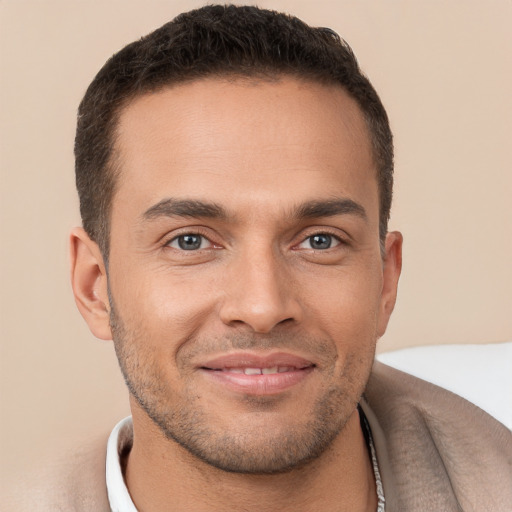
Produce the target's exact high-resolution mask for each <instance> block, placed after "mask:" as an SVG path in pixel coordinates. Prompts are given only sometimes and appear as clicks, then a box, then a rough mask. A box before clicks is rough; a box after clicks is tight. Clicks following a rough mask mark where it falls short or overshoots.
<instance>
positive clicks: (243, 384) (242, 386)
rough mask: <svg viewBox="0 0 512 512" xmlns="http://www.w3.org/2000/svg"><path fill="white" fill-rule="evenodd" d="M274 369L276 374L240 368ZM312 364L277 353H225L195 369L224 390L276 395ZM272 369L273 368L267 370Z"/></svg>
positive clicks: (307, 372)
mask: <svg viewBox="0 0 512 512" xmlns="http://www.w3.org/2000/svg"><path fill="white" fill-rule="evenodd" d="M246 368H252V369H267V370H268V369H274V370H273V371H274V372H275V369H276V368H277V369H278V371H277V373H274V372H273V373H267V374H265V373H264V374H252V375H247V374H245V373H242V372H241V370H244V369H246ZM314 368H315V364H314V363H313V362H312V361H308V360H307V359H304V358H302V357H300V356H297V355H294V354H289V353H284V352H279V353H271V354H254V353H249V352H239V353H231V354H225V355H222V356H219V357H215V358H213V359H210V360H208V361H206V362H205V363H203V364H201V365H200V366H199V367H198V370H199V371H200V372H201V373H202V374H203V375H204V376H205V377H206V378H208V379H209V380H211V381H213V382H214V383H215V384H217V385H221V386H223V387H226V388H227V389H229V390H231V391H234V392H238V393H244V394H250V395H275V394H278V393H281V392H283V391H285V390H287V389H289V388H291V387H293V386H296V385H298V384H299V383H301V382H302V381H304V380H305V379H306V378H307V377H308V376H309V375H310V374H311V373H312V372H313V370H314ZM269 371H272V370H269Z"/></svg>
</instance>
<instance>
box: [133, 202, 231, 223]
mask: <svg viewBox="0 0 512 512" xmlns="http://www.w3.org/2000/svg"><path fill="white" fill-rule="evenodd" d="M158 217H204V218H210V219H224V218H227V213H226V211H225V210H224V208H222V206H220V205H218V204H216V203H210V202H205V201H194V200H191V199H172V198H166V199H162V200H161V201H159V202H158V203H156V204H155V205H153V206H151V207H150V208H148V209H147V210H146V211H145V212H144V213H143V214H142V218H143V219H144V220H153V219H156V218H158Z"/></svg>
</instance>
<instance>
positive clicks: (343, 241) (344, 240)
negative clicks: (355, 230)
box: [292, 227, 350, 252]
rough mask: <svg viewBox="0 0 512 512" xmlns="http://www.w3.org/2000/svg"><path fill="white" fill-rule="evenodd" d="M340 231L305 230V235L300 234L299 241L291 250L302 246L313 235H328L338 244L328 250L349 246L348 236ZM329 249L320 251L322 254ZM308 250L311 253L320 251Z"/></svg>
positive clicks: (324, 229) (326, 228)
mask: <svg viewBox="0 0 512 512" xmlns="http://www.w3.org/2000/svg"><path fill="white" fill-rule="evenodd" d="M340 231H341V230H339V229H333V228H328V227H321V228H320V227H318V228H317V227H313V228H309V229H307V230H306V233H305V234H304V232H303V233H302V234H301V240H300V241H299V242H298V243H296V244H294V246H293V247H292V248H293V249H296V248H299V246H300V245H301V244H303V243H304V242H306V241H307V240H308V239H309V238H311V237H313V236H315V235H328V236H330V237H332V238H333V239H334V240H336V242H338V243H337V244H336V245H334V246H331V247H329V249H334V248H336V247H338V246H340V245H349V243H350V236H349V235H348V234H347V233H344V232H341V233H340ZM329 249H322V252H324V251H328V250H329ZM310 250H311V251H316V250H318V251H320V249H313V248H312V247H311V248H310Z"/></svg>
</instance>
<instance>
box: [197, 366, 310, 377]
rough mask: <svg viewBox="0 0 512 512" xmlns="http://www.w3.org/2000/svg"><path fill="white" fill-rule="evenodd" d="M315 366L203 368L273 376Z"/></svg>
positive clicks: (204, 367)
mask: <svg viewBox="0 0 512 512" xmlns="http://www.w3.org/2000/svg"><path fill="white" fill-rule="evenodd" d="M312 367H314V365H308V366H302V367H299V368H297V367H296V366H272V367H271V368H250V367H234V368H208V367H206V366H203V367H202V369H203V370H211V371H215V372H226V373H238V374H244V375H273V374H276V373H287V372H295V371H300V370H304V369H306V368H312Z"/></svg>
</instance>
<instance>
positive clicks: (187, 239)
mask: <svg viewBox="0 0 512 512" xmlns="http://www.w3.org/2000/svg"><path fill="white" fill-rule="evenodd" d="M167 245H168V246H169V247H172V248H174V249H180V250H182V251H197V250H199V249H205V248H206V247H208V246H209V245H211V243H210V241H209V240H208V239H207V238H206V237H204V236H202V235H198V234H195V233H185V234H184V235H179V236H177V237H175V238H173V239H172V240H171V241H170V242H169V243H168V244H167Z"/></svg>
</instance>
